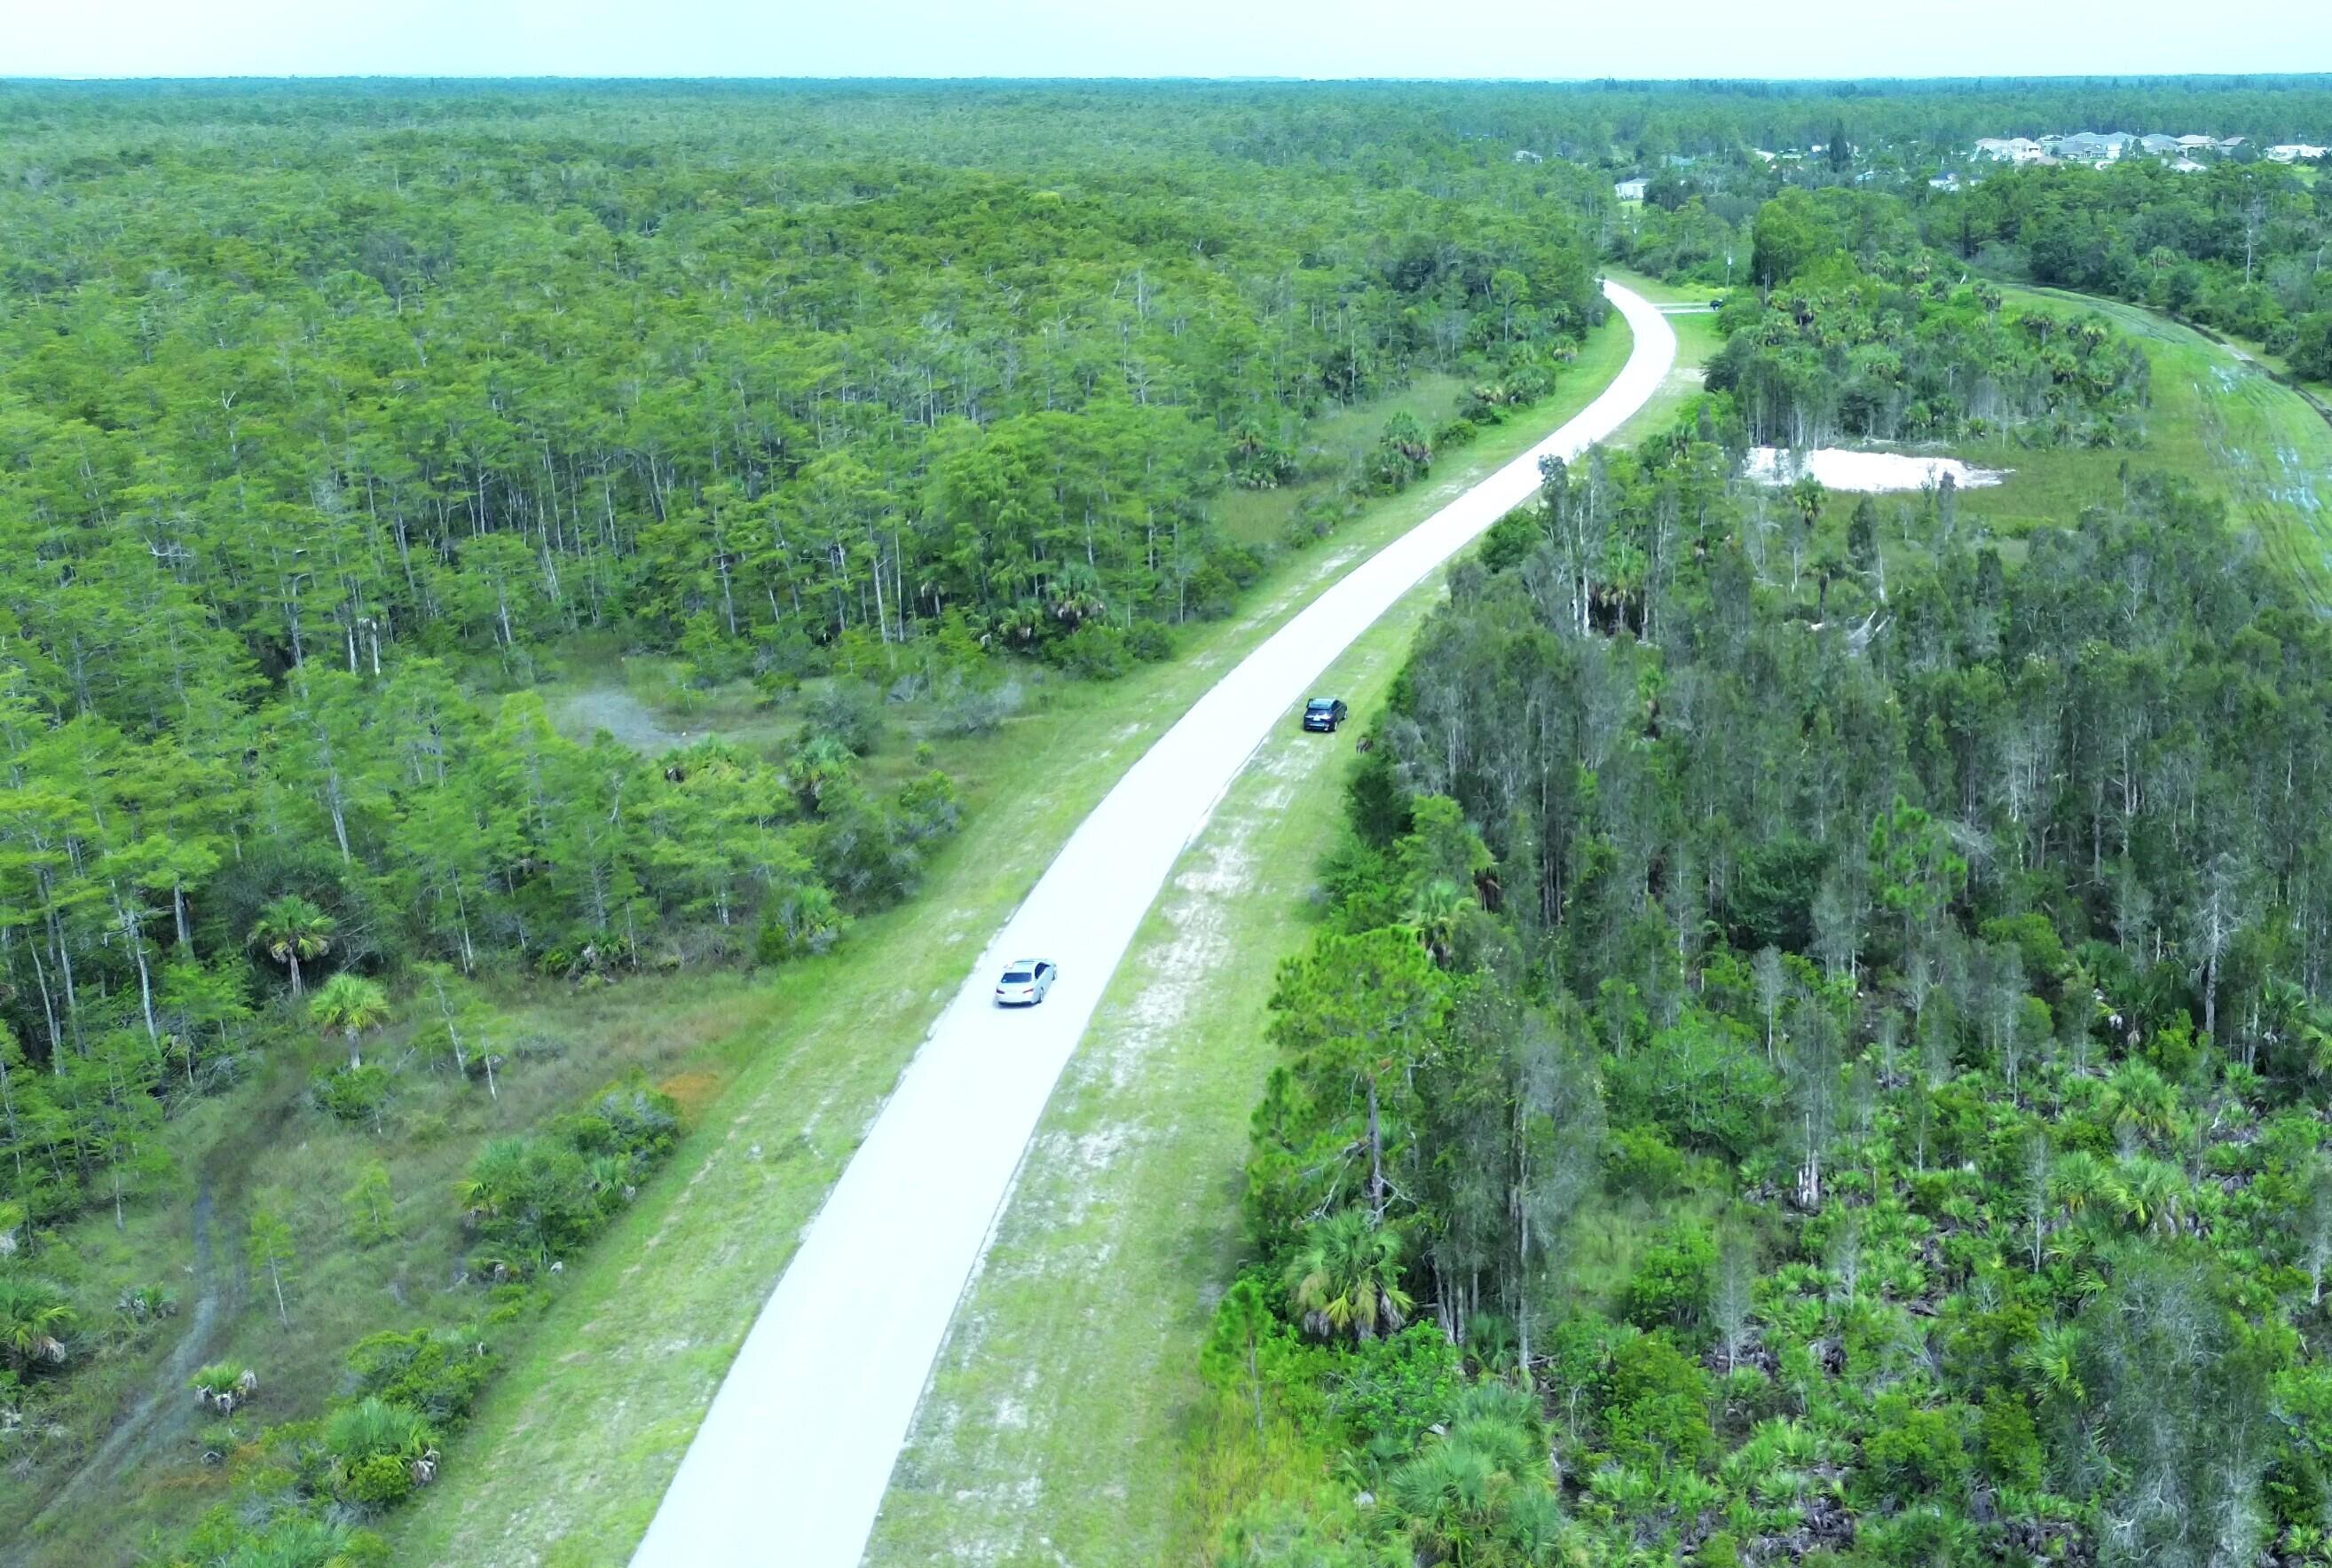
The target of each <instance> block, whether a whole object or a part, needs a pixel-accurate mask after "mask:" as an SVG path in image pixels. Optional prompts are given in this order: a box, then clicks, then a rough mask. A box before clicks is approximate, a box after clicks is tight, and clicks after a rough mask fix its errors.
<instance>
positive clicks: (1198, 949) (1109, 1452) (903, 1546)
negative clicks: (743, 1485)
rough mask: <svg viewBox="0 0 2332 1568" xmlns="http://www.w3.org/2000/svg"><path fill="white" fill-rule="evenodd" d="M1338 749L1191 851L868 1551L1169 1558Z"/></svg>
mask: <svg viewBox="0 0 2332 1568" xmlns="http://www.w3.org/2000/svg"><path fill="white" fill-rule="evenodd" d="M1620 281H1621V282H1626V283H1630V285H1631V286H1633V285H1634V283H1635V280H1632V279H1629V278H1624V277H1623V278H1621V279H1620ZM1658 287H1659V286H1658V285H1657V284H1654V285H1650V286H1649V287H1646V288H1644V289H1643V292H1645V293H1646V294H1647V295H1648V296H1650V295H1654V294H1655V292H1656V291H1658ZM1710 320H1711V319H1710V318H1708V317H1706V316H1701V317H1680V318H1677V319H1676V321H1675V324H1676V325H1677V327H1678V328H1679V329H1680V332H1679V347H1680V350H1681V352H1680V355H1679V359H1678V364H1679V366H1680V367H1681V368H1682V369H1683V371H1685V372H1687V374H1680V375H1678V376H1677V377H1674V378H1671V387H1664V388H1663V390H1662V393H1661V395H1660V396H1661V397H1662V398H1666V399H1668V401H1667V405H1666V406H1667V409H1668V416H1669V417H1673V415H1674V410H1675V406H1676V404H1677V402H1680V401H1681V400H1682V398H1683V397H1684V396H1687V395H1688V393H1689V390H1690V389H1692V388H1695V387H1697V385H1698V382H1697V378H1696V376H1695V375H1692V374H1688V372H1691V371H1693V370H1695V369H1696V366H1697V360H1696V359H1694V358H1693V356H1694V354H1695V353H1696V351H1698V350H1699V349H1703V348H1706V347H1707V346H1709V345H1711V344H1713V343H1714V340H1715V335H1714V330H1713V328H1709V327H1708V323H1709V322H1710ZM1694 325H1698V326H1700V327H1702V328H1703V329H1704V334H1696V335H1695V336H1691V337H1686V336H1684V333H1683V331H1682V330H1684V329H1688V328H1690V327H1692V326H1694ZM1672 392H1673V394H1674V395H1673V396H1671V393H1672ZM1631 427H1632V426H1631ZM1440 598H1441V588H1440V579H1439V578H1438V576H1437V577H1436V578H1433V579H1431V580H1429V581H1428V582H1427V583H1425V584H1422V585H1420V586H1419V588H1416V589H1415V590H1413V591H1412V592H1410V594H1409V595H1408V596H1406V597H1405V598H1403V599H1402V600H1401V601H1400V604H1399V605H1397V606H1396V607H1394V608H1393V609H1392V610H1391V612H1390V613H1389V614H1387V615H1386V616H1385V617H1383V618H1382V619H1381V620H1380V621H1379V622H1378V623H1377V624H1376V625H1375V626H1373V627H1371V629H1370V631H1369V632H1368V634H1367V635H1366V636H1363V637H1362V638H1361V640H1360V641H1358V642H1357V643H1355V644H1354V645H1353V646H1352V648H1351V649H1350V650H1349V651H1348V652H1347V653H1346V654H1345V655H1343V657H1342V658H1341V659H1339V660H1338V661H1337V663H1336V664H1335V665H1334V666H1333V669H1332V671H1331V673H1330V674H1329V675H1327V676H1326V677H1324V680H1323V682H1322V683H1321V684H1322V687H1323V689H1333V690H1334V691H1335V692H1336V693H1337V694H1339V695H1341V696H1343V697H1344V698H1345V699H1346V700H1347V701H1348V702H1351V703H1352V705H1353V710H1354V712H1356V713H1357V714H1359V715H1361V718H1362V722H1363V723H1365V722H1366V718H1367V715H1368V714H1369V713H1370V712H1372V711H1373V710H1374V709H1376V708H1377V707H1378V706H1379V705H1380V704H1381V699H1382V696H1383V694H1384V692H1385V689H1386V687H1387V686H1388V685H1389V684H1391V680H1392V678H1393V675H1394V674H1396V673H1397V671H1398V670H1399V668H1400V664H1401V663H1402V662H1403V661H1404V660H1405V659H1406V657H1407V656H1408V650H1409V646H1410V641H1411V638H1412V637H1413V636H1414V634H1415V632H1416V629H1417V627H1418V626H1419V625H1420V624H1421V623H1422V621H1423V620H1424V618H1425V617H1426V616H1427V615H1428V614H1429V613H1430V611H1431V610H1432V608H1433V607H1434V606H1435V605H1437V604H1438V603H1439V601H1440ZM1350 757H1351V752H1350V751H1349V750H1348V749H1347V748H1346V747H1345V746H1343V744H1341V743H1333V742H1332V743H1326V744H1324V743H1323V741H1322V738H1321V737H1319V736H1304V735H1300V734H1296V733H1293V732H1284V733H1280V734H1276V735H1274V736H1273V737H1272V738H1271V739H1270V741H1267V742H1266V744H1265V746H1264V747H1263V748H1262V750H1261V751H1258V752H1257V757H1256V760H1255V762H1254V763H1253V765H1251V766H1250V767H1249V768H1248V769H1247V771H1246V772H1244V773H1243V774H1241V775H1240V778H1239V779H1238V783H1237V784H1236V785H1235V786H1234V787H1233V789H1231V791H1230V793H1229V794H1228V796H1227V797H1226V798H1225V800H1224V803H1223V806H1222V808H1221V809H1220V810H1219V811H1218V812H1217V814H1216V816H1215V817H1214V819H1213V820H1212V821H1211V822H1210V823H1209V826H1208V827H1207V830H1206V831H1205V832H1204V833H1203V834H1202V835H1200V837H1199V838H1198V839H1197V840H1196V841H1195V842H1194V843H1193V844H1192V846H1190V849H1189V850H1188V851H1187V852H1186V853H1185V854H1184V856H1183V857H1182V860H1181V862H1180V865H1178V866H1177V868H1176V871H1175V875H1174V878H1173V881H1172V884H1171V886H1170V889H1169V891H1168V892H1167V894H1165V895H1164V896H1163V897H1161V900H1160V903H1159V904H1158V905H1157V907H1156V908H1154V909H1153V910H1152V912H1151V913H1150V916H1149V918H1148V919H1147V920H1146V921H1145V923H1144V924H1143V927H1142V932H1141V934H1140V935H1139V936H1138V937H1137V938H1136V941H1135V943H1134V946H1133V949H1132V950H1130V951H1129V952H1128V955H1127V961H1126V962H1125V964H1124V965H1123V967H1122V968H1121V969H1120V970H1118V973H1117V975H1116V977H1115V978H1114V980H1113V981H1112V983H1111V987H1110V990H1109V991H1108V993H1107V994H1106V996H1105V997H1104V999H1103V1002H1102V1005H1101V1008H1100V1009H1099V1010H1098V1011H1097V1012H1096V1013H1095V1015H1094V1024H1093V1027H1092V1028H1091V1029H1090V1030H1088V1032H1087V1034H1086V1037H1085V1042H1084V1044H1083V1045H1082V1046H1081V1047H1079V1051H1078V1055H1077V1057H1076V1059H1075V1062H1074V1063H1073V1064H1072V1065H1071V1067H1070V1069H1069V1072H1068V1073H1067V1074H1066V1076H1064V1078H1063V1080H1062V1083H1061V1085H1060V1086H1059V1088H1058V1089H1057V1090H1056V1092H1055V1095H1054V1097H1053V1100H1052V1103H1051V1104H1050V1105H1048V1106H1047V1111H1046V1115H1045V1119H1044V1121H1043V1122H1042V1123H1040V1125H1039V1128H1038V1132H1037V1138H1036V1140H1035V1142H1034V1143H1033V1144H1032V1146H1031V1149H1030V1152H1029V1157H1028V1160H1027V1164H1026V1165H1025V1166H1024V1167H1023V1169H1022V1171H1021V1173H1020V1177H1019V1180H1018V1182H1017V1184H1016V1185H1015V1188H1014V1190H1013V1197H1012V1200H1011V1202H1010V1204H1009V1205H1008V1208H1007V1209H1006V1211H1005V1215H1004V1217H1003V1219H1002V1220H1001V1222H1000V1224H999V1228H998V1232H997V1236H996V1239H995V1242H994V1244H993V1245H992V1246H991V1248H990V1249H989V1254H988V1257H987V1259H986V1261H985V1263H984V1265H983V1267H982V1268H981V1272H980V1277H979V1279H978V1281H977V1282H976V1283H975V1285H974V1286H973V1287H972V1289H971V1291H970V1293H969V1294H968V1296H967V1297H966V1299H965V1302H964V1304H963V1305H962V1306H961V1308H960V1310H959V1312H958V1315H957V1318H956V1322H955V1324H954V1327H953V1329H952V1330H951V1335H950V1339H949V1343H948V1345H947V1347H946V1349H945V1350H944V1351H943V1352H942V1353H941V1358H940V1362H939V1365H938V1367H937V1368H936V1370H935V1372H934V1374H933V1381H932V1387H931V1390H930V1391H929V1393H928V1394H927V1395H926V1398H925V1401H924V1403H923V1405H922V1409H921V1410H919V1411H918V1413H917V1418H916V1424H915V1429H914V1431H913V1436H912V1438H911V1439H910V1441H909V1446H908V1448H907V1449H906V1451H905V1453H904V1454H903V1456H902V1457H901V1460H900V1466H899V1468H898V1470H897V1471H896V1472H895V1473H894V1476H893V1477H892V1486H891V1490H890V1493H889V1495H888V1496H887V1497H886V1498H885V1500H884V1512H883V1516H882V1519H881V1521H880V1523H879V1524H878V1525H876V1528H875V1533H874V1541H873V1543H872V1544H871V1547H870V1550H869V1561H870V1562H872V1563H876V1564H893V1563H897V1564H904V1563H922V1562H930V1561H933V1560H949V1561H972V1562H1000V1563H1021V1562H1031V1563H1034V1562H1047V1563H1052V1562H1064V1561H1065V1562H1069V1563H1078V1564H1081V1565H1083V1564H1108V1563H1127V1564H1133V1563H1162V1562H1170V1561H1178V1560H1181V1554H1180V1549H1181V1547H1182V1546H1183V1545H1184V1544H1185V1543H1184V1542H1182V1541H1181V1539H1180V1525H1181V1524H1182V1521H1180V1519H1179V1518H1178V1517H1177V1514H1176V1504H1177V1499H1178V1497H1179V1496H1180V1493H1181V1490H1182V1488H1181V1487H1180V1484H1179V1481H1178V1474H1179V1471H1180V1467H1181V1465H1182V1463H1183V1458H1184V1454H1185V1447H1186V1444H1185V1439H1186V1435H1187V1433H1188V1431H1189V1429H1190V1424H1191V1422H1192V1421H1193V1420H1196V1419H1197V1417H1198V1412H1199V1408H1200V1405H1199V1401H1200V1398H1201V1395H1200V1390H1199V1385H1198V1382H1197V1378H1196V1368H1197V1363H1198V1345H1199V1342H1200V1340H1201V1339H1202V1337H1203V1336H1204V1334H1205V1332H1206V1328H1207V1324H1208V1322H1209V1315H1210V1313H1211V1311H1212V1309H1213V1304H1214V1301H1215V1299H1216V1296H1218V1294H1219V1292H1220V1290H1221V1289H1222V1287H1223V1285H1224V1283H1225V1282H1226V1280H1227V1279H1228V1276H1229V1273H1230V1270H1231V1268H1232V1267H1233V1266H1234V1265H1235V1263H1236V1260H1237V1256H1238V1193H1239V1181H1240V1170H1241V1165H1242V1162H1243V1161H1244V1159H1245V1157H1246V1153H1247V1118H1248V1115H1249V1114H1250V1113H1251V1111H1252V1110H1253V1108H1254V1105H1255V1102H1256V1100H1257V1097H1258V1096H1259V1095H1260V1093H1261V1089H1262V1084H1263V1080H1264V1076H1265V1075H1266V1073H1267V1071H1268V1070H1269V1066H1270V1062H1271V1051H1270V1047H1268V1045H1267V1044H1266V1042H1265V1040H1264V1037H1263V1024H1262V1020H1263V1018H1264V1010H1265V1003H1266V1001H1267V1000H1268V999H1269V997H1270V994H1271V988H1272V980H1273V976H1274V974H1275V972H1276V970H1277V968H1278V964H1279V961H1280V960H1281V959H1283V958H1285V957H1286V956H1288V955H1290V954H1291V953H1293V952H1295V951H1296V949H1297V948H1298V947H1299V946H1300V945H1301V944H1302V943H1303V942H1304V941H1305V937H1306V932H1307V929H1308V927H1309V925H1310V923H1311V922H1312V920H1313V919H1314V913H1315V909H1316V901H1315V897H1314V868H1315V867H1316V865H1318V863H1319V860H1320V856H1322V854H1323V853H1324V852H1325V850H1326V849H1327V848H1328V847H1329V846H1331V845H1332V844H1333V842H1334V839H1335V836H1336V833H1337V831H1338V829H1339V827H1340V826H1341V824H1342V821H1343V797H1342V789H1343V781H1344V779H1345V777H1346V774H1347V771H1348V770H1347V769H1346V767H1345V766H1344V763H1346V762H1347V761H1349V760H1350Z"/></svg>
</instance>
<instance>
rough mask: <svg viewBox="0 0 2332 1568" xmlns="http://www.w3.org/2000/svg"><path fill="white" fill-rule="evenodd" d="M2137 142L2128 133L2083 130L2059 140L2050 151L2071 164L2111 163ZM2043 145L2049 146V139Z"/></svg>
mask: <svg viewBox="0 0 2332 1568" xmlns="http://www.w3.org/2000/svg"><path fill="white" fill-rule="evenodd" d="M2136 140H2137V138H2136V137H2134V136H2132V135H2130V134H2129V133H2128V132H2127V131H2121V130H2108V131H2095V130H2081V131H2076V132H2074V133H2073V134H2072V135H2071V136H2068V137H2064V138H2061V139H2058V141H2057V145H2056V146H2055V147H2054V148H2050V150H2051V151H2053V152H2054V153H2055V154H2056V155H2057V156H2058V157H2059V158H2063V159H2065V160H2066V161H2067V162H2069V163H2111V162H2113V161H2114V160H2115V159H2117V158H2120V157H2121V155H2122V154H2123V153H2124V152H2126V151H2127V150H2128V149H2129V148H2130V146H2131V144H2132V143H2134V142H2136ZM2042 145H2043V146H2044V147H2045V146H2047V145H2048V139H2046V138H2044V139H2042Z"/></svg>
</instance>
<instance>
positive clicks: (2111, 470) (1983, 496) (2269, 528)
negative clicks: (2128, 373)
mask: <svg viewBox="0 0 2332 1568" xmlns="http://www.w3.org/2000/svg"><path fill="white" fill-rule="evenodd" d="M2008 292H2009V293H2010V294H2011V296H2012V297H2013V298H2017V299H2020V300H2022V301H2028V302H2031V303H2035V304H2046V305H2050V306H2051V307H2055V308H2060V309H2073V310H2093V311H2098V312H2099V313H2100V314H2102V315H2104V316H2106V317H2107V318H2108V319H2110V320H2112V321H2113V322H2114V323H2115V325H2116V326H2117V327H2119V328H2120V329H2121V330H2123V331H2125V332H2127V333H2129V334H2130V335H2131V336H2132V337H2134V338H2136V339H2137V340H2138V341H2139V342H2140V343H2142V344H2143V345H2144V346H2145V348H2146V355H2147V357H2148V359H2151V360H2152V362H2153V366H2154V380H2153V397H2154V402H2153V407H2152V409H2151V411H2150V412H2149V414H2148V416H2147V418H2146V429H2147V441H2146V445H2145V446H2144V447H2143V448H2142V449H2139V450H2136V451H2130V452H2115V451H2088V450H2076V449H2043V450H2034V449H2028V448H2024V447H2021V446H2017V445H2013V444H2012V443H2008V442H2000V443H1995V444H1992V445H1976V446H1970V447H1965V448H1963V449H1961V450H1960V452H1959V453H1958V455H1961V456H1964V457H1965V458H1966V459H1967V460H1968V461H1969V462H1971V463H1974V464H1977V465H1978V466H1979V467H1984V468H2000V469H2007V470H2010V471H2012V473H2011V477H2010V478H2009V479H2008V480H2007V481H2006V482H2005V483H2002V484H2000V485H1998V486H1996V487H1994V488H1991V489H1985V490H1969V491H1966V492H1964V493H1963V495H1962V498H1961V508H1962V511H1963V512H1964V514H1965V515H1968V516H1972V517H1976V518H1981V519H1983V521H1986V522H1988V523H1989V524H1990V525H1991V526H1992V527H1993V529H1994V530H1995V531H1998V532H1999V533H2001V534H2002V535H2004V536H2006V537H2008V538H2010V539H2015V538H2017V537H2019V536H2021V535H2022V534H2023V533H2025V532H2027V531H2030V530H2031V529H2032V528H2033V527H2035V526H2036V525H2038V524H2040V523H2041V522H2044V521H2066V520H2069V519H2071V518H2075V517H2078V516H2079V514H2080V511H2081V509H2082V508H2083V507H2084V506H2087V505H2088V504H2090V503H2092V502H2095V501H2097V500H2098V498H2100V497H2103V496H2108V495H2112V494H2114V493H2116V492H2117V491H2118V489H2119V488H2120V485H2121V483H2122V475H2123V474H2124V473H2125V472H2126V471H2127V472H2132V473H2143V472H2149V471H2150V472H2166V473H2181V474H2185V475H2187V476H2189V477H2191V478H2193V479H2194V480H2195V481H2196V482H2197V483H2201V484H2203V485H2204V486H2205V487H2206V488H2210V489H2213V490H2215V491H2216V492H2218V493H2220V494H2222V495H2223V496H2224V497H2225V498H2226V502H2227V505H2228V509H2229V512H2230V515H2231V516H2232V518H2233V519H2234V520H2235V521H2236V522H2237V523H2238V524H2240V525H2242V526H2245V527H2248V528H2249V529H2250V530H2251V531H2252V532H2253V533H2254V534H2255V535H2256V537H2257V538H2258V539H2259V540H2260V546H2261V548H2262V549H2264V550H2268V551H2270V553H2272V554H2273V555H2274V556H2275V557H2276V559H2279V561H2281V562H2282V563H2283V564H2284V565H2285V566H2286V567H2287V568H2288V569H2289V570H2290V571H2291V572H2292V574H2293V576H2294V577H2295V578H2297V579H2298V580H2299V581H2300V582H2302V583H2304V584H2306V585H2308V589H2309V591H2310V592H2311V593H2312V594H2314V595H2315V597H2316V598H2318V601H2319V602H2322V601H2324V600H2325V599H2326V598H2327V594H2332V424H2327V422H2326V420H2325V418H2324V416H2322V415H2321V414H2320V413H2319V412H2318V410H2317V409H2316V408H2315V407H2314V406H2311V405H2310V404H2309V403H2308V400H2307V399H2306V398H2304V397H2301V396H2300V395H2299V393H2297V392H2295V391H2293V390H2291V389H2290V388H2289V387H2282V386H2279V385H2278V384H2277V383H2276V381H2275V380H2274V378H2272V377H2270V375H2268V374H2267V373H2266V371H2265V370H2264V369H2263V368H2261V366H2260V364H2259V363H2258V362H2257V360H2256V359H2253V358H2251V357H2250V356H2248V355H2247V354H2246V353H2245V351H2243V350H2241V349H2235V348H2232V347H2229V346H2228V345H2225V344H2221V343H2215V342H2213V341H2212V340H2211V339H2208V338H2205V337H2204V336H2203V334H2201V333H2199V332H2197V331H2194V330H2193V329H2191V328H2187V327H2182V326H2179V325H2177V324H2176V323H2174V322H2171V321H2168V320H2164V319H2163V318H2162V317H2160V316H2158V315H2156V314H2155V313H2154V312H2153V311H2147V310H2145V309H2143V308H2142V307H2139V306H2136V305H2124V304H2118V303H2116V302H2114V301H2106V300H2098V299H2092V298H2089V297H2088V296H2085V295H2079V294H2069V293H2064V292H2059V291H2055V290H2042V289H2011V290H2009V291H2008Z"/></svg>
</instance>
